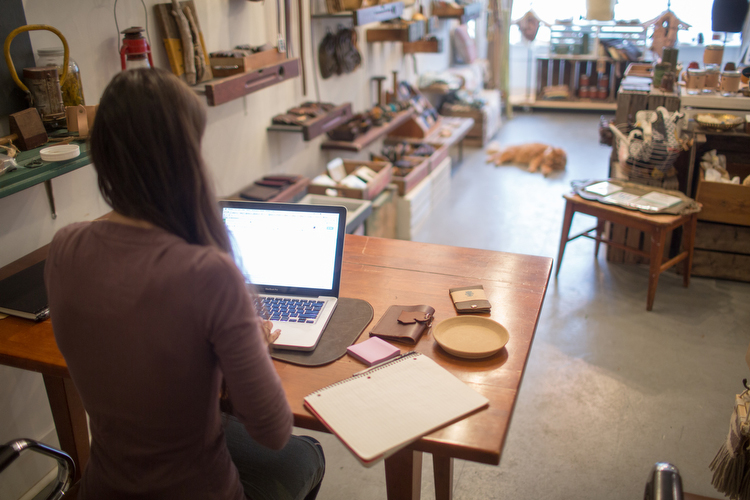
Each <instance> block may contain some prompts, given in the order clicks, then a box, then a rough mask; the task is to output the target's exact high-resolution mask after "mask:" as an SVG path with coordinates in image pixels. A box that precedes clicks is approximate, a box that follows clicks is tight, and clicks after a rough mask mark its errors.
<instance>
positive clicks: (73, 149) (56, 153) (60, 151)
mask: <svg viewBox="0 0 750 500" xmlns="http://www.w3.org/2000/svg"><path fill="white" fill-rule="evenodd" d="M80 154H81V148H80V147H79V146H78V145H76V144H61V145H59V146H50V147H48V148H44V149H42V150H41V151H39V156H40V157H41V158H42V160H44V161H64V160H72V159H73V158H77V157H78V155H80Z"/></svg>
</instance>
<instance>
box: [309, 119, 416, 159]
mask: <svg viewBox="0 0 750 500" xmlns="http://www.w3.org/2000/svg"><path fill="white" fill-rule="evenodd" d="M412 115H414V109H412V108H409V109H407V110H404V111H400V112H398V113H397V114H396V116H394V117H393V119H392V120H391V121H389V122H388V123H385V124H383V125H381V126H379V127H373V128H371V129H370V130H368V131H367V132H366V133H364V134H362V135H361V136H359V137H357V138H356V139H354V140H353V141H351V142H347V141H325V142H324V143H323V144H321V145H320V147H321V148H322V149H338V150H342V151H355V152H359V151H362V149H364V148H366V147H367V146H369V145H370V144H372V143H373V142H375V141H376V140H378V139H380V138H381V137H383V136H384V135H386V134H388V132H390V131H391V130H395V129H396V128H398V127H399V126H400V125H401V124H402V123H404V122H406V120H408V119H409V118H411V117H412Z"/></svg>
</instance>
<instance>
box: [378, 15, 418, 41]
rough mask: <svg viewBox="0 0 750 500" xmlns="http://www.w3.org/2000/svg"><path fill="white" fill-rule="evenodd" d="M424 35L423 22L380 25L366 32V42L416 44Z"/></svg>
mask: <svg viewBox="0 0 750 500" xmlns="http://www.w3.org/2000/svg"><path fill="white" fill-rule="evenodd" d="M424 35H425V24H424V21H422V20H419V21H408V22H407V24H405V25H390V24H387V23H386V24H381V25H379V26H376V27H374V28H369V29H368V30H367V41H368V42H369V43H372V42H416V41H417V40H420V39H422V37H424Z"/></svg>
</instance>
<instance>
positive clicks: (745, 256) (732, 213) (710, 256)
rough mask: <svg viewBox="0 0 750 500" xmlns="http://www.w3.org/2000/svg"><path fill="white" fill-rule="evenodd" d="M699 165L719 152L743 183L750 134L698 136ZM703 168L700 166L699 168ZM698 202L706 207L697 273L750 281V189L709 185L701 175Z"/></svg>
mask: <svg viewBox="0 0 750 500" xmlns="http://www.w3.org/2000/svg"><path fill="white" fill-rule="evenodd" d="M695 137H696V141H695V144H694V147H696V148H698V149H699V151H697V152H696V154H695V157H696V163H699V162H700V159H701V157H702V156H703V152H705V151H708V150H712V149H716V150H717V153H718V154H723V155H725V156H726V159H727V171H728V172H729V175H730V176H731V177H733V176H739V177H740V180H744V179H745V177H747V176H748V175H750V162H749V161H748V159H747V158H748V156H747V155H748V152H750V151H749V150H750V135H749V134H745V133H742V132H713V133H710V132H705V133H703V134H696V136H695ZM697 168H698V169H700V167H699V166H698V167H697ZM695 199H696V200H697V201H698V202H700V203H701V204H703V210H702V211H701V213H700V214H699V216H698V220H699V222H698V229H697V230H696V236H695V257H694V264H693V274H694V275H695V276H705V277H710V278H721V279H730V280H737V281H747V282H750V186H738V185H736V184H725V183H721V182H707V181H706V180H705V179H704V178H703V172H702V171H701V172H700V173H699V178H698V185H697V190H696V195H695Z"/></svg>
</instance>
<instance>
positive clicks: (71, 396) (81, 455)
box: [44, 375, 90, 481]
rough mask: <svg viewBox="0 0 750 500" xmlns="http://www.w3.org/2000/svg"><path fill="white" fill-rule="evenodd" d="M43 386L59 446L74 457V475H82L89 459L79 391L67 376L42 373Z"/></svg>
mask: <svg viewBox="0 0 750 500" xmlns="http://www.w3.org/2000/svg"><path fill="white" fill-rule="evenodd" d="M44 386H45V387H46V389H47V398H48V399H49V405H50V408H51V409H52V418H53V419H54V421H55V429H56V430H57V438H58V439H59V440H60V448H61V449H62V451H64V452H65V453H67V454H68V455H70V456H71V457H72V458H73V461H74V462H75V464H76V475H75V478H74V479H73V480H74V481H78V480H79V479H80V478H81V473H82V472H83V468H84V467H86V463H87V462H88V460H89V450H90V444H89V427H88V423H87V421H86V411H85V410H84V409H83V402H82V401H81V397H80V396H79V395H78V391H77V390H76V388H75V386H74V385H73V381H72V380H71V379H69V378H62V377H55V376H52V375H44Z"/></svg>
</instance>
